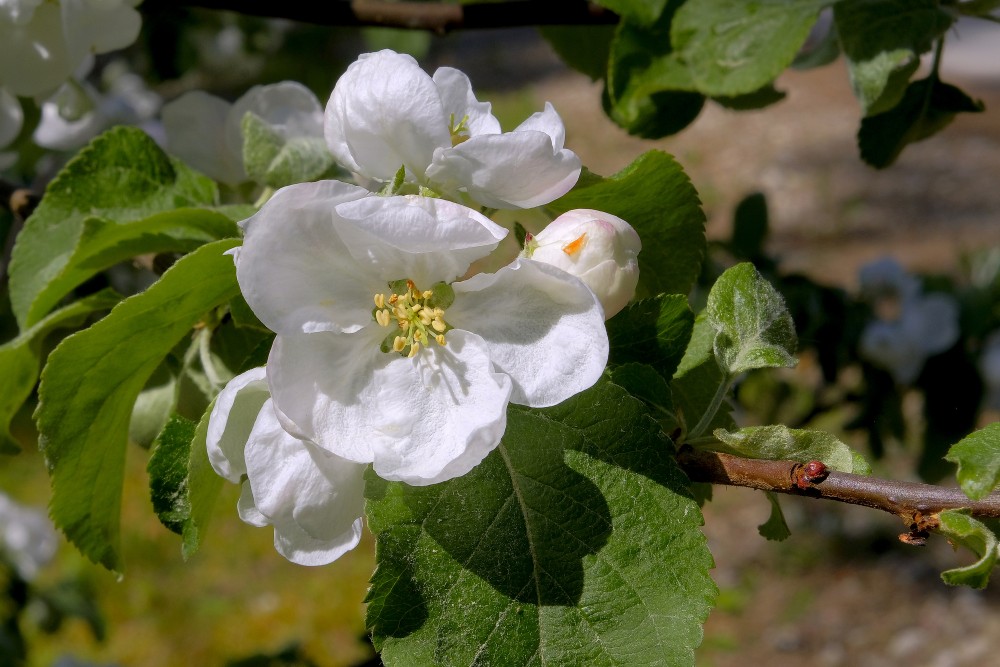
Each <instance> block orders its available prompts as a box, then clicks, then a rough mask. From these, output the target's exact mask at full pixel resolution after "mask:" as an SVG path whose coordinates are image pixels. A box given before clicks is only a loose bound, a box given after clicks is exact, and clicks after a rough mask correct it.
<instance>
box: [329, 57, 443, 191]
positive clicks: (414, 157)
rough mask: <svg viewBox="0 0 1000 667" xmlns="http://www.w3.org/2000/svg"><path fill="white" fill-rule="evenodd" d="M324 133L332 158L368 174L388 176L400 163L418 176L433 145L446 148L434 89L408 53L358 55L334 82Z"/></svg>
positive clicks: (383, 178)
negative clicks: (335, 83)
mask: <svg viewBox="0 0 1000 667" xmlns="http://www.w3.org/2000/svg"><path fill="white" fill-rule="evenodd" d="M324 134H325V136H326V141H327V145H329V146H330V151H331V152H332V153H333V154H334V156H335V157H336V158H337V161H338V162H340V163H341V164H342V165H344V166H345V167H347V168H348V169H350V170H351V171H355V172H358V173H360V174H362V175H364V176H368V177H370V178H377V179H380V180H383V181H388V180H391V179H392V178H393V177H394V176H395V174H396V172H397V171H398V170H399V168H400V166H403V165H405V166H406V168H407V169H408V170H409V171H410V173H411V174H412V175H413V176H415V177H416V178H417V179H420V178H422V177H423V174H424V171H425V170H426V169H427V165H429V164H430V162H431V158H432V156H433V154H434V149H435V148H438V147H439V146H450V145H451V135H450V134H449V132H448V116H447V114H446V113H445V112H444V108H443V107H442V106H441V98H440V96H439V95H438V91H437V87H436V86H435V85H434V82H433V81H432V80H431V77H429V76H428V75H427V73H426V72H424V71H423V70H422V69H420V67H419V66H418V65H417V61H415V60H414V59H413V58H411V57H410V56H407V55H402V54H399V53H395V52H393V51H389V50H383V51H379V52H377V53H369V54H365V55H362V56H361V57H359V58H358V60H356V61H355V62H354V63H352V64H351V65H350V66H349V67H348V68H347V71H346V72H344V75H343V76H342V77H341V78H340V80H339V81H337V85H336V86H335V87H334V89H333V94H332V95H331V96H330V101H329V102H328V103H327V106H326V118H325V125H324Z"/></svg>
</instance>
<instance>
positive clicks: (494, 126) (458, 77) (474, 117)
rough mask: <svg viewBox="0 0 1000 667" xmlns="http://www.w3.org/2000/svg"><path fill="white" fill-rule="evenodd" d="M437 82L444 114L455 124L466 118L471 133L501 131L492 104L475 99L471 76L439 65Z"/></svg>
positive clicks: (435, 81)
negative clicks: (492, 111)
mask: <svg viewBox="0 0 1000 667" xmlns="http://www.w3.org/2000/svg"><path fill="white" fill-rule="evenodd" d="M434 85H435V86H437V89H438V93H439V94H440V95H441V104H442V105H443V107H444V115H445V117H446V118H448V120H449V121H451V122H454V123H455V124H458V123H459V122H461V121H462V119H463V118H465V119H466V121H465V126H466V128H468V135H469V136H473V137H474V136H476V135H478V134H500V121H498V120H497V119H496V118H495V117H494V116H493V114H492V113H490V109H491V107H492V105H491V104H490V103H489V102H480V101H479V100H477V99H476V95H475V93H473V92H472V84H471V83H470V82H469V77H467V76H466V75H465V73H464V72H461V71H459V70H457V69H454V68H452V67H439V68H438V70H437V71H436V72H434ZM452 119H454V121H452ZM560 148H561V146H560Z"/></svg>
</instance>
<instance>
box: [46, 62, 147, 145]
mask: <svg viewBox="0 0 1000 667" xmlns="http://www.w3.org/2000/svg"><path fill="white" fill-rule="evenodd" d="M109 69H110V68H109ZM160 103H161V100H160V96H159V95H157V94H156V93H154V92H153V91H151V90H149V89H148V88H146V84H145V82H143V80H142V79H141V78H140V77H139V76H137V75H136V74H133V73H131V72H119V73H118V74H117V76H115V77H114V79H113V80H112V81H111V84H110V86H109V87H108V92H107V94H104V95H102V94H101V93H99V92H98V91H97V90H95V89H94V88H93V87H92V86H90V85H87V84H82V85H81V84H77V83H76V82H74V81H72V80H70V81H68V82H67V83H65V84H63V86H62V87H61V88H60V89H59V91H58V92H57V93H56V94H55V95H53V96H52V97H51V98H49V99H47V100H46V101H45V102H43V103H42V117H41V120H40V121H39V123H38V127H36V128H35V132H34V134H33V135H32V138H33V139H34V141H35V143H36V144H38V145H39V146H42V147H43V148H48V149H51V150H58V151H73V150H76V149H78V148H80V147H81V146H83V145H84V144H86V143H87V142H88V141H90V140H91V139H93V138H94V137H96V136H97V135H98V134H100V133H101V132H103V131H104V130H106V129H107V128H109V127H111V126H113V125H139V126H141V127H143V129H147V128H148V127H149V126H150V123H148V121H149V120H150V119H151V118H152V117H153V116H154V115H155V114H156V112H157V111H158V110H159V108H160ZM81 107H82V108H83V110H82V112H80V111H79V110H80V109H81Z"/></svg>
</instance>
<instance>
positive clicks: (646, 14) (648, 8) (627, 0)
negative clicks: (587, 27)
mask: <svg viewBox="0 0 1000 667" xmlns="http://www.w3.org/2000/svg"><path fill="white" fill-rule="evenodd" d="M667 2H668V0H598V2H597V4H599V5H601V6H602V7H607V8H608V9H610V10H611V11H613V12H614V13H615V14H618V15H619V16H623V17H625V18H628V19H631V20H633V21H635V22H636V23H640V24H643V25H649V24H651V23H653V22H655V21H656V19H658V18H659V17H660V14H662V13H663V8H664V7H666V6H667Z"/></svg>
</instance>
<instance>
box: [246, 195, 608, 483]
mask: <svg viewBox="0 0 1000 667" xmlns="http://www.w3.org/2000/svg"><path fill="white" fill-rule="evenodd" d="M244 226H245V238H244V243H243V245H242V246H241V247H240V248H239V249H238V251H237V252H235V253H234V254H235V259H236V267H237V268H236V275H237V279H238V281H239V284H240V288H241V290H242V292H243V295H244V297H245V298H246V300H247V303H249V304H250V307H251V308H252V309H253V310H254V312H255V313H256V314H257V316H258V317H259V318H260V319H261V321H262V322H263V323H264V324H265V325H267V326H268V327H269V328H270V329H272V330H273V331H274V332H276V333H277V337H276V339H275V342H274V345H273V347H272V349H271V353H270V356H269V359H268V370H267V382H268V386H269V389H270V392H271V397H272V400H273V401H274V408H275V412H276V413H277V417H278V420H279V421H280V422H281V424H282V426H284V427H285V429H286V430H287V431H288V432H289V433H291V434H292V435H294V436H296V437H298V438H301V439H304V440H308V441H310V442H314V443H316V444H317V445H319V446H320V447H322V448H323V449H325V450H327V451H329V452H332V453H334V454H337V455H338V456H341V457H344V458H346V459H349V460H351V461H356V462H358V463H373V464H374V468H375V472H376V473H377V474H379V475H380V476H382V477H383V478H385V479H389V480H394V481H403V482H407V483H410V484H414V485H423V484H432V483H435V482H439V481H444V480H447V479H450V478H452V477H457V476H460V475H463V474H465V473H466V472H468V471H469V470H471V469H472V468H473V467H474V466H476V465H477V464H478V463H479V462H480V461H481V460H482V459H483V458H484V457H485V456H486V455H487V454H488V453H489V452H490V451H492V450H493V449H494V448H495V447H496V446H497V445H498V444H499V442H500V438H501V436H502V435H503V432H504V429H505V427H506V414H507V404H508V402H514V403H519V404H523V405H529V406H535V407H542V406H549V405H554V404H556V403H559V402H561V401H563V400H565V399H566V398H569V397H570V396H572V395H574V394H576V393H577V392H580V391H582V390H584V389H586V388H588V387H590V386H591V385H592V384H593V383H594V382H596V381H597V379H598V378H599V377H600V375H601V373H602V372H603V370H604V367H605V365H606V362H607V355H608V338H607V332H606V331H605V328H604V322H603V311H602V309H601V307H600V304H599V303H598V302H597V300H596V298H595V297H594V295H593V293H592V292H591V291H590V290H589V289H588V288H587V287H586V286H585V285H584V284H583V283H582V282H580V281H579V280H578V279H577V278H575V277H573V276H571V275H569V274H567V273H565V272H564V271H562V270H560V269H557V268H555V267H552V266H549V265H547V264H543V263H541V262H534V261H531V260H527V259H519V260H516V261H515V262H514V263H512V264H511V265H509V266H507V267H504V268H503V269H501V270H500V271H498V272H497V273H495V274H480V275H476V276H473V277H472V278H469V279H467V280H464V281H460V282H452V281H455V280H456V279H457V278H458V277H460V276H462V275H463V274H464V273H465V272H466V270H467V269H468V267H469V265H470V264H471V262H473V261H474V260H476V259H478V258H480V257H482V256H484V255H486V254H488V253H489V252H490V251H491V250H493V249H494V248H495V247H496V246H497V244H498V243H499V242H500V241H501V240H502V239H503V238H504V236H505V235H506V234H507V231H506V230H505V229H503V228H502V227H499V226H497V225H495V224H493V223H492V222H491V221H490V220H488V219H487V218H485V217H484V216H482V215H480V214H479V213H477V212H475V211H473V210H471V209H468V208H466V207H464V206H461V205H459V204H455V203H453V202H449V201H446V200H441V199H433V198H429V197H418V196H412V195H411V196H396V197H380V196H372V195H370V193H368V192H367V191H366V190H364V189H362V188H359V187H356V186H352V185H348V184H345V183H341V182H338V181H320V182H315V183H302V184H297V185H292V186H289V187H286V188H282V189H281V190H279V191H278V192H277V193H276V194H275V195H274V197H272V198H271V199H270V200H269V201H268V202H267V203H266V204H265V205H264V206H263V207H262V208H261V209H260V211H259V212H258V213H257V214H255V215H254V216H253V217H251V218H249V219H248V220H246V221H245V223H244Z"/></svg>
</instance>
